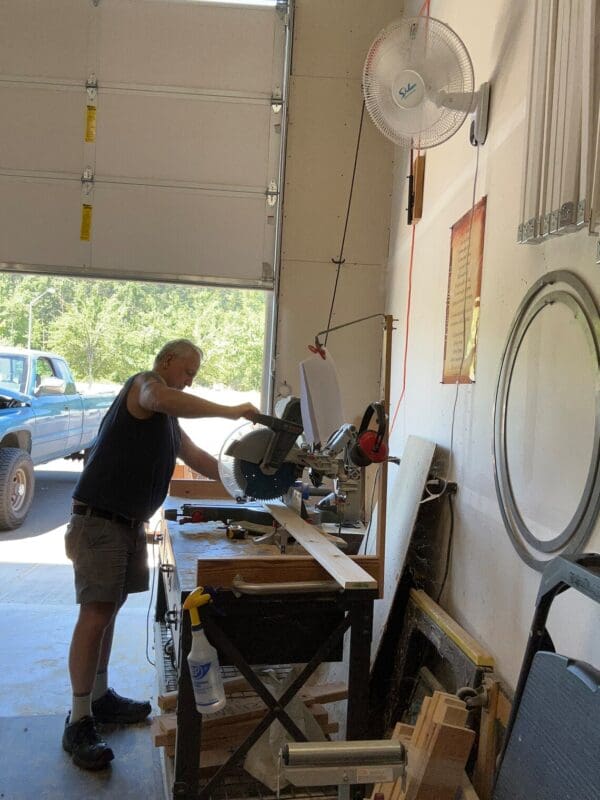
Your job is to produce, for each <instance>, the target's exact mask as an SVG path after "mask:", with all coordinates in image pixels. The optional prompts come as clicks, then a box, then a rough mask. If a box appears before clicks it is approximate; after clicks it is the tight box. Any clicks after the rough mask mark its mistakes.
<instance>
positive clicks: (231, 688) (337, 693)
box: [158, 677, 348, 712]
mask: <svg viewBox="0 0 600 800" xmlns="http://www.w3.org/2000/svg"><path fill="white" fill-rule="evenodd" d="M223 688H224V689H225V694H226V695H227V696H231V695H234V694H238V693H251V694H255V692H254V690H253V689H252V687H251V686H250V684H249V683H248V681H247V680H246V678H242V677H240V678H231V679H229V680H225V681H223ZM298 697H299V698H300V699H301V700H303V701H304V703H305V704H306V705H307V706H311V705H313V704H314V703H320V704H324V703H336V702H338V701H340V700H346V699H347V697H348V686H347V685H346V684H345V683H342V682H337V683H322V684H314V685H311V686H303V687H302V688H301V689H300V691H299V692H298ZM158 707H159V708H160V710H161V711H165V712H169V711H175V709H176V708H177V691H173V692H165V693H164V694H161V695H159V696H158Z"/></svg>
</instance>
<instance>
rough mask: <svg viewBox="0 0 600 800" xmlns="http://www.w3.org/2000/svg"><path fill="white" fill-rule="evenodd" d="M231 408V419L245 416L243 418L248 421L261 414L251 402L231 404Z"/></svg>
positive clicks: (254, 420)
mask: <svg viewBox="0 0 600 800" xmlns="http://www.w3.org/2000/svg"><path fill="white" fill-rule="evenodd" d="M231 410H232V412H233V414H234V415H235V416H233V419H239V417H245V419H249V420H250V422H256V419H257V417H259V416H260V415H261V412H260V411H259V410H258V408H256V406H253V405H252V403H240V405H239V406H232V409H231Z"/></svg>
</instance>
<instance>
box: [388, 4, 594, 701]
mask: <svg viewBox="0 0 600 800" xmlns="http://www.w3.org/2000/svg"><path fill="white" fill-rule="evenodd" d="M406 5H407V9H406V13H407V14H411V13H413V14H414V13H417V12H418V10H419V8H420V6H421V3H420V2H419V3H407V4H406ZM532 11H533V4H531V3H523V2H521V0H487V2H485V3H481V2H475V0H444V1H443V2H442V0H437V1H436V0H433V2H432V3H431V8H430V13H431V16H432V17H437V18H439V19H441V20H442V21H444V22H446V23H447V24H448V25H450V26H451V27H452V28H453V29H454V30H455V31H456V32H457V33H458V34H459V35H460V37H461V38H462V39H463V41H464V42H465V44H466V46H467V48H468V49H469V51H470V54H471V57H472V60H473V65H474V68H475V76H476V84H477V83H478V82H480V81H483V80H491V81H492V82H493V87H492V100H491V117H490V132H489V136H488V140H487V142H486V144H485V145H484V146H483V147H482V148H481V150H480V159H479V174H478V179H477V192H476V199H479V198H481V197H482V196H484V195H487V223H486V234H485V248H484V259H483V276H482V296H481V322H480V328H479V343H478V363H477V374H476V383H475V384H473V385H469V386H461V387H460V389H459V393H458V402H457V407H456V419H455V429H454V448H453V453H452V468H451V475H450V477H451V479H452V480H456V481H457V482H458V486H459V489H458V494H457V497H456V503H455V509H456V524H455V532H454V549H453V556H452V564H451V570H450V574H449V581H448V585H447V589H446V591H445V594H444V599H443V600H442V605H444V606H445V607H446V608H447V609H448V610H449V612H450V613H451V614H453V616H454V617H455V618H457V619H458V620H459V621H460V622H462V623H463V625H464V626H465V627H466V628H467V629H468V630H469V631H470V632H472V633H473V634H475V635H476V636H477V637H478V638H479V639H480V640H482V641H483V642H484V643H485V644H487V645H488V647H489V648H490V650H491V651H492V652H493V654H494V655H495V657H496V659H497V664H498V669H499V672H500V673H501V674H502V675H503V676H504V678H505V679H506V680H507V681H508V682H509V683H510V684H513V685H514V683H515V681H516V677H517V675H518V671H519V667H520V662H521V658H522V654H523V650H524V646H525V643H526V638H527V632H528V629H529V624H530V621H531V617H532V614H533V607H534V600H535V596H536V593H537V589H538V586H539V581H540V573H538V572H536V571H535V570H533V569H531V568H529V567H528V566H526V565H525V564H524V563H523V562H522V561H521V560H520V558H519V556H518V555H517V553H516V552H515V550H514V549H513V547H512V545H511V543H510V541H509V537H508V535H507V533H506V531H505V529H504V526H503V523H502V519H501V517H500V513H499V507H498V502H497V499H496V492H495V488H494V477H493V465H492V446H491V443H492V438H493V418H492V409H493V403H494V395H495V387H496V380H497V374H498V368H499V362H500V357H501V354H502V352H503V349H504V344H505V340H506V337H507V334H508V332H509V329H510V326H511V323H512V320H513V316H514V313H515V311H516V309H517V307H518V305H519V303H520V302H521V300H522V298H523V296H524V294H525V293H526V291H527V289H528V288H529V287H530V286H531V285H532V284H533V283H534V282H535V281H536V280H537V279H538V278H539V277H540V276H541V275H543V274H544V273H546V272H548V271H550V270H553V269H568V270H571V271H573V272H575V273H576V274H577V275H578V276H579V277H580V278H581V279H582V280H583V281H584V282H585V283H586V284H587V286H588V288H589V289H590V290H591V291H592V293H593V294H594V295H595V297H597V298H599V297H600V273H599V272H598V269H599V268H598V266H597V265H596V264H595V258H594V255H595V247H596V241H595V239H592V238H590V237H588V236H587V233H586V232H585V231H582V232H578V233H574V234H570V235H568V236H564V237H560V238H557V239H553V240H551V241H549V242H547V243H544V244H541V245H537V246H526V245H518V244H516V233H517V225H518V222H519V219H518V217H519V205H520V192H521V177H522V161H523V151H524V142H525V111H526V91H527V75H528V65H529V50H530V41H531V27H532ZM405 161H406V156H405V154H404V156H403V154H402V153H401V151H398V152H397V164H398V166H397V167H396V169H395V174H394V197H393V213H392V233H391V246H390V261H389V269H390V273H389V283H388V289H387V296H388V303H389V307H388V311H390V312H391V313H393V314H394V316H395V317H398V319H399V320H400V323H399V325H398V328H399V329H398V332H397V334H396V337H395V343H394V348H395V357H394V363H393V390H392V409H393V408H394V407H395V405H396V403H397V400H398V396H399V393H400V389H401V382H402V349H403V345H404V322H405V312H406V301H407V277H408V262H409V246H410V229H409V228H408V227H407V226H406V225H405V221H404V217H405V214H404V211H403V209H404V206H405V205H406V202H405V198H404V196H403V193H404V191H405V184H406V180H405V174H406V163H405ZM403 162H404V163H403ZM475 162H476V150H475V148H473V147H472V146H471V145H470V144H469V143H468V131H467V125H466V124H465V126H463V128H462V129H461V130H460V131H459V132H458V134H456V135H455V136H454V137H453V138H452V139H451V140H449V141H448V142H446V143H445V144H443V145H441V146H440V147H437V148H433V149H431V150H429V151H428V152H427V166H426V177H425V205H424V218H423V220H422V221H421V222H420V223H419V224H418V225H417V229H416V244H415V262H414V273H413V291H412V311H411V317H410V335H409V352H408V363H407V388H406V395H405V398H404V400H403V402H402V405H401V407H400V412H399V414H398V419H397V422H396V425H395V428H394V430H393V432H392V437H391V451H392V452H393V453H400V452H401V451H402V448H403V446H404V442H405V440H406V437H407V436H408V435H410V434H417V435H419V436H422V437H424V438H427V439H430V440H432V441H435V442H437V443H438V444H439V445H440V446H441V448H445V450H446V454H447V451H448V448H449V446H450V432H451V419H452V406H453V403H454V398H455V391H456V387H455V386H454V385H442V384H441V382H440V381H441V376H442V361H443V353H444V322H445V302H446V290H447V282H448V262H449V247H450V227H451V225H453V224H454V223H455V222H456V221H457V220H458V219H459V218H460V217H461V216H462V215H463V214H464V213H465V212H467V211H468V210H469V208H470V206H471V198H472V191H473V180H474V172H475ZM560 336H561V334H560V328H559V327H557V339H558V340H560ZM550 350H552V348H550ZM542 352H543V353H544V354H546V355H545V356H544V355H543V356H542V357H543V358H548V357H556V359H557V361H556V371H557V372H558V375H557V376H556V377H557V381H556V386H557V394H556V397H548V398H547V402H548V403H550V402H553V401H556V402H559V403H561V404H562V406H561V412H560V414H559V415H558V416H559V417H560V416H561V414H562V419H563V423H564V426H565V428H564V430H561V431H555V433H556V435H555V436H552V435H549V432H546V433H545V434H544V435H539V436H537V437H534V431H533V430H528V429H527V424H526V422H522V442H521V445H522V447H521V449H520V450H519V448H518V446H517V444H518V443H517V444H515V446H514V449H513V456H512V457H514V458H516V459H519V458H520V459H521V460H520V461H518V463H517V464H516V465H515V468H516V473H517V474H518V475H519V476H520V477H521V478H523V480H524V478H525V476H526V475H527V473H528V469H529V466H528V464H529V462H528V461H527V459H528V458H529V457H530V454H531V451H532V448H535V452H536V455H535V462H536V464H537V469H538V472H537V474H536V477H537V479H538V483H537V484H536V485H535V486H534V484H531V487H529V488H528V486H526V484H525V483H524V482H523V483H522V484H521V485H520V487H519V491H520V495H519V496H520V499H522V501H523V503H524V504H525V505H527V507H528V514H529V515H530V516H531V517H532V518H533V519H534V522H535V521H537V522H538V523H539V524H540V525H541V524H544V523H546V522H547V521H548V520H547V517H548V513H547V511H548V508H553V509H554V511H555V512H556V516H557V517H560V518H563V517H564V519H567V518H568V517H569V516H570V513H572V511H573V504H574V503H575V502H576V498H577V497H578V496H579V494H580V493H581V490H582V488H583V486H582V474H583V475H585V473H586V468H585V465H584V467H583V468H582V463H583V462H584V461H586V460H587V458H588V456H589V446H588V444H587V442H588V439H589V437H591V436H592V431H593V428H592V427H591V421H590V414H589V413H588V411H587V410H586V409H587V408H588V405H586V404H585V403H584V404H583V406H582V407H580V406H579V404H576V403H575V402H574V399H575V398H576V397H577V396H578V394H579V393H585V392H590V385H591V382H592V380H593V378H592V377H591V372H590V368H589V365H590V356H589V354H588V353H587V352H586V350H585V348H581V349H578V348H577V347H572V346H571V347H570V348H569V349H568V350H567V349H566V345H564V346H563V347H562V350H561V346H560V341H559V342H558V343H557V352H556V353H555V354H554V355H552V352H550V355H549V356H548V355H547V349H546V350H544V351H542ZM538 357H539V356H538ZM528 358H529V360H528V361H527V362H526V363H527V364H528V365H529V367H530V368H531V369H530V370H529V371H528V372H527V374H526V379H527V380H526V389H524V391H525V394H524V397H523V403H524V407H529V408H530V409H535V408H536V407H537V408H539V407H540V403H543V398H540V392H541V391H542V385H541V383H540V382H541V381H542V380H544V381H545V380H547V378H548V365H547V364H544V363H543V364H541V365H540V364H539V363H537V364H536V361H535V359H536V355H535V353H531V354H530V355H529V357H528ZM561 359H568V360H569V370H568V371H567V370H564V372H562V371H561V370H562V368H563V366H565V365H566V362H565V361H563V362H561ZM540 366H542V367H544V369H538V367H540ZM541 373H544V374H543V375H542V374H541ZM561 378H562V380H561ZM551 433H552V432H550V434H551ZM557 441H558V442H559V444H560V447H559V448H558V451H557V444H556V443H557ZM567 441H568V442H571V446H570V447H569V446H566V445H565V442H567ZM519 453H520V456H519ZM544 463H545V464H546V468H547V470H548V476H549V478H551V479H550V480H549V481H548V483H547V485H546V486H544V483H543V477H544V476H543V474H542V473H541V472H540V469H539V468H540V465H543V464H544ZM391 478H392V479H393V475H392V476H391ZM540 478H541V479H542V483H541V485H540V483H539V479H540ZM553 483H554V485H555V487H556V486H560V487H561V488H562V490H563V491H562V493H557V492H556V491H553V490H552V488H551V487H552V485H553ZM391 485H392V482H391V481H390V486H391ZM528 492H531V493H535V494H536V497H528ZM394 502H395V498H394V495H393V492H392V494H391V496H390V498H389V500H388V542H389V545H388V546H391V547H393V528H394V526H393V516H394ZM551 516H552V515H550V517H551ZM586 550H587V551H590V552H591V551H600V530H598V528H596V530H595V532H594V534H593V536H592V538H591V540H590V542H589V543H588V545H587V547H586ZM550 619H551V621H550V631H551V634H553V636H554V638H555V641H556V643H557V645H558V649H559V650H563V652H564V651H566V652H569V653H572V654H574V655H576V656H580V657H583V658H586V659H587V660H589V661H591V662H592V663H594V664H595V665H596V666H597V667H598V666H600V637H599V636H598V635H597V631H598V624H599V623H600V611H599V610H598V607H593V605H592V604H591V603H589V602H586V601H583V600H579V598H578V597H577V596H576V595H574V593H573V592H567V594H566V595H564V596H563V597H561V598H560V600H559V601H558V602H557V603H555V611H554V612H553V613H552V615H551V618H550Z"/></svg>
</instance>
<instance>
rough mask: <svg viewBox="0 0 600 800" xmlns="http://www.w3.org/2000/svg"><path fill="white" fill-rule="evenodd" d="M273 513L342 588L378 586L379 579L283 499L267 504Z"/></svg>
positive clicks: (372, 587)
mask: <svg viewBox="0 0 600 800" xmlns="http://www.w3.org/2000/svg"><path fill="white" fill-rule="evenodd" d="M265 507H266V508H267V510H268V511H269V513H270V514H271V515H272V516H273V517H274V518H275V519H276V520H277V522H278V523H279V524H280V525H283V526H284V527H285V529H286V530H287V531H288V533H289V534H290V535H291V536H293V537H294V539H295V540H296V541H297V542H298V544H301V545H302V547H304V549H305V550H306V551H307V552H308V553H310V555H311V556H312V557H313V558H314V559H315V560H316V561H318V562H319V564H320V565H321V566H322V567H324V568H325V569H326V570H327V572H328V573H329V574H330V575H331V577H332V578H334V579H335V580H336V581H337V583H339V585H340V586H341V587H342V589H377V581H376V580H373V578H372V577H371V576H370V575H369V573H368V572H367V571H366V570H364V569H363V568H362V567H360V566H359V565H358V564H357V563H356V562H355V561H352V559H350V558H349V557H348V556H347V555H345V554H344V553H342V552H341V550H338V548H337V547H336V546H335V545H334V544H332V543H331V542H330V541H328V540H327V539H326V538H325V537H324V536H323V535H322V534H321V533H319V531H317V530H316V529H315V528H314V527H313V526H312V525H309V524H308V522H305V521H304V520H303V519H301V518H300V517H299V516H298V514H297V513H296V512H295V511H292V510H291V509H290V508H288V507H287V506H286V505H284V504H283V503H282V502H276V503H265Z"/></svg>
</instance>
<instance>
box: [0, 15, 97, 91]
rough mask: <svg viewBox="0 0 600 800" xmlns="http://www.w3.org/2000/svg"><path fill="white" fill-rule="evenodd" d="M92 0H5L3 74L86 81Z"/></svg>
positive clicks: (0, 18) (0, 32)
mask: <svg viewBox="0 0 600 800" xmlns="http://www.w3.org/2000/svg"><path fill="white" fill-rule="evenodd" d="M95 10H96V9H94V6H93V5H92V3H91V2H90V0H52V2H48V0H2V2H0V75H19V76H27V77H42V76H44V77H46V78H57V79H58V78H63V79H70V80H80V81H83V82H85V78H86V76H87V70H88V35H89V34H88V29H89V23H90V20H91V19H92V14H93V13H94V12H95Z"/></svg>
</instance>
